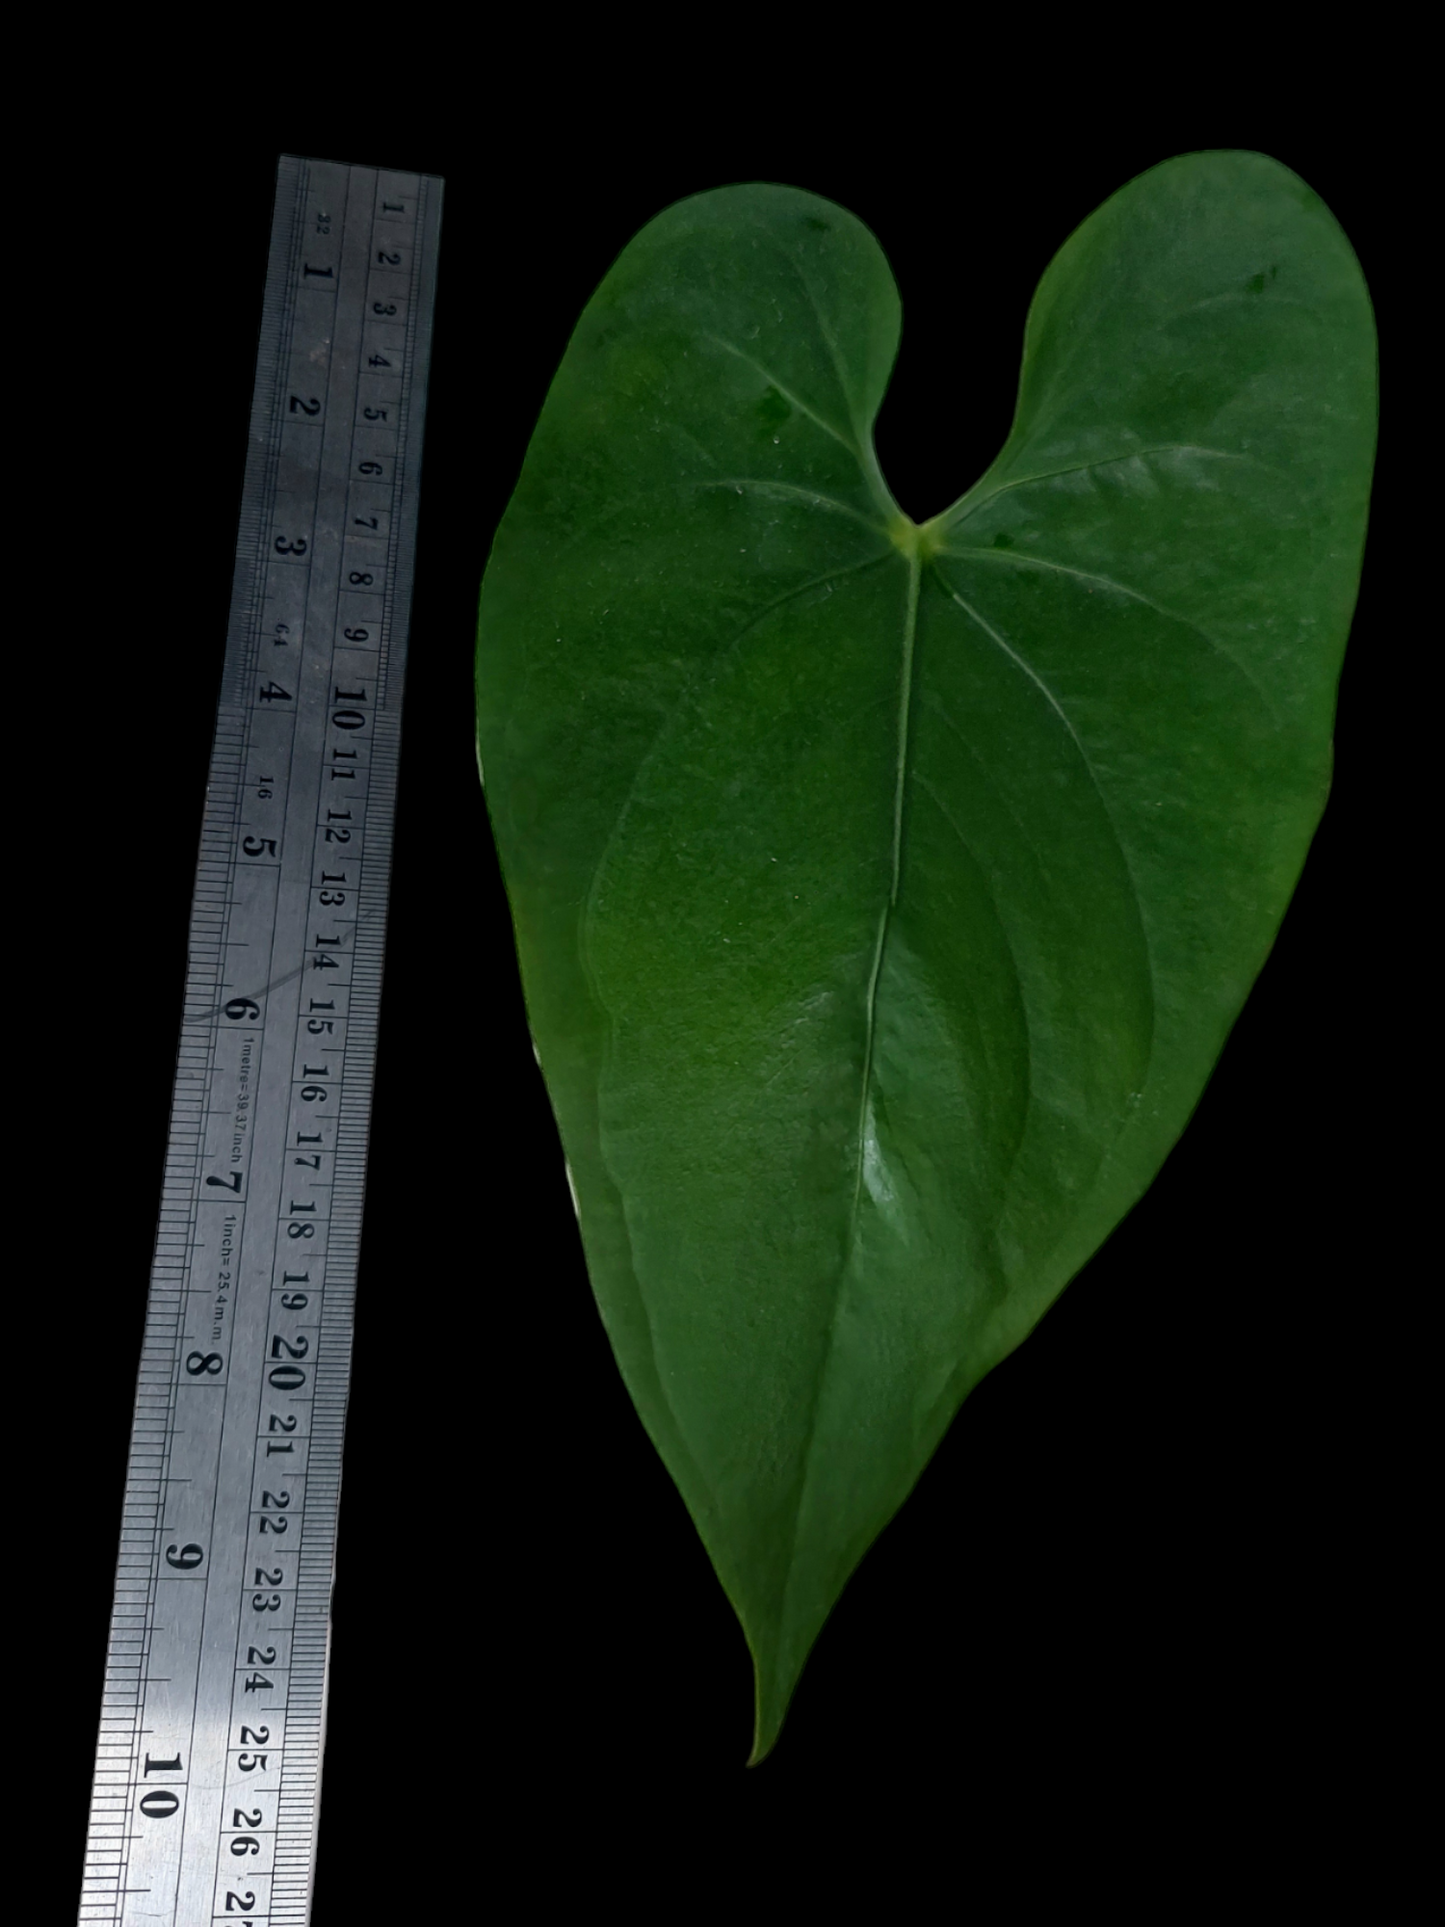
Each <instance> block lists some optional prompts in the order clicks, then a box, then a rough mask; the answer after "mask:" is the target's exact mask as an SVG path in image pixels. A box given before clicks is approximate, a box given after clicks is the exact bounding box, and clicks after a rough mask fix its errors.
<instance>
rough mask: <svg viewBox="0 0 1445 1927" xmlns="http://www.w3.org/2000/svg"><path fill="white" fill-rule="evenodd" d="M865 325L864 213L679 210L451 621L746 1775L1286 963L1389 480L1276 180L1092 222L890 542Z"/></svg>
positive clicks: (723, 206) (659, 227) (1244, 161)
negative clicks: (742, 1726)
mask: <svg viewBox="0 0 1445 1927" xmlns="http://www.w3.org/2000/svg"><path fill="white" fill-rule="evenodd" d="M1256 257H1258V260H1259V261H1260V262H1262V263H1263V265H1262V266H1261V265H1255V263H1256ZM1245 268H1248V269H1249V272H1248V273H1247V274H1246V273H1244V269H1245ZM1271 268H1272V269H1273V270H1274V272H1273V274H1272V275H1271V273H1270V269H1271ZM1281 276H1283V288H1284V292H1283V293H1282V294H1279V293H1278V290H1279V288H1280V284H1281ZM1256 277H1262V279H1261V281H1260V286H1259V288H1257V289H1256V288H1255V287H1254V286H1253V285H1252V283H1253V281H1254V279H1255V278H1256ZM897 336H898V307H897V297H896V292H895V291H894V290H893V286H892V280H891V276H890V275H889V273H888V270H887V266H886V263H885V262H884V260H883V257H882V254H881V251H880V250H879V249H878V248H877V244H876V242H874V241H873V239H872V237H871V236H869V235H867V233H866V230H863V229H862V228H861V225H860V224H858V223H857V222H855V221H853V220H852V217H851V216H848V215H846V214H845V213H844V212H843V211H842V210H840V209H837V208H835V207H833V206H832V205H831V204H829V203H826V202H820V201H818V200H817V199H816V197H813V196H809V195H804V194H801V193H798V192H797V191H795V190H789V189H775V188H759V187H750V188H742V189H726V190H722V191H720V192H719V193H717V194H714V195H703V196H698V197H695V198H694V200H693V201H690V202H684V203H682V204H680V206H679V208H676V209H672V210H669V211H668V212H667V213H666V214H664V215H663V216H661V217H659V220H658V221H656V222H654V223H652V224H651V225H650V226H649V228H647V229H646V230H644V232H643V234H642V235H641V236H639V237H638V239H637V240H636V241H635V242H634V243H633V244H632V245H631V247H630V248H629V249H628V250H626V251H625V252H624V254H623V256H622V257H621V258H620V260H619V262H618V264H617V265H616V267H614V269H613V271H612V273H611V274H610V275H609V276H608V278H607V280H606V281H604V283H603V286H602V288H601V289H599V292H598V295H597V296H596V297H594V301H593V302H592V303H591V304H589V308H588V310H587V313H586V314H585V315H584V317H583V321H582V323H580V324H579V328H578V331H577V335H576V336H575V337H574V341H573V343H572V345H571V346H570V347H569V349H568V354H567V357H566V358H565V360H564V363H563V366H562V369H561V371H559V375H558V378H557V382H556V383H555V384H554V387H553V390H552V391H551V393H550V394H549V396H548V400H547V404H546V406H545V408H544V410H543V415H542V419H541V421H540V422H539V424H538V430H537V434H536V436H535V437H534V442H533V445H532V448H531V449H530V450H529V453H528V458H527V463H526V466H525V468H524V472H523V476H522V479H521V481H520V483H519V486H518V490H517V494H516V496H515V497H514V500H513V503H512V505H511V506H510V507H509V509H508V512H507V516H506V517H505V518H504V521H503V524H502V527H501V529H500V530H499V532H498V537H497V543H496V545H495V548H494V552H493V556H492V559H491V561H490V562H489V566H488V571H487V578H486V582H485V584H484V591H483V599H482V610H481V619H480V631H479V649H478V739H479V758H480V761H481V763H482V765H483V768H484V770H485V772H486V776H485V779H484V780H485V781H486V783H487V794H488V804H489V808H490V809H491V812H492V817H493V823H494V828H495V830H496V834H497V840H498V846H499V850H500V853H501V856H502V862H503V869H504V875H505V877H506V880H507V886H508V890H509V894H510V896H511V899H512V905H513V911H514V917H515V920H516V926H517V934H518V949H519V956H520V960H521V963H522V969H523V978H524V986H525V989H526V994H527V1000H528V1008H529V1016H530V1020H531V1022H532V1027H533V1031H534V1036H535V1037H536V1039H537V1041H538V1044H539V1048H540V1051H541V1061H542V1063H543V1067H544V1071H545V1074H546V1077H547V1081H548V1087H549V1091H550V1093H551V1095H552V1099H553V1103H554V1109H555V1111H556V1114H557V1118H558V1123H559V1127H560V1130H561V1134H562V1138H563V1142H564V1145H565V1146H566V1150H567V1155H568V1160H569V1170H570V1172H571V1174H572V1177H573V1181H574V1190H575V1195H576V1197H577V1200H578V1205H579V1219H580V1222H581V1227H582V1232H583V1238H584V1244H585V1246H586V1250H587V1256H588V1264H589V1270H590V1272H591V1275H592V1278H593V1283H594V1288H595V1290H596V1293H597V1297H598V1302H599V1306H600V1308H601V1310H602V1314H603V1317H604V1320H605V1321H606V1323H607V1326H608V1330H609V1334H610V1336H611V1338H612V1342H613V1346H614V1351H615V1353H616V1355H617V1358H618V1362H619V1365H620V1367H621V1369H622V1371H623V1374H624V1377H625V1378H626V1380H627V1383H628V1386H629V1390H630V1391H631V1393H632V1396H633V1398H634V1402H635V1403H636V1404H637V1407H638V1410H639V1413H640V1415H641V1416H642V1418H643V1421H644V1423H645V1424H646V1425H647V1427H648V1430H649V1432H650V1434H651V1436H652V1437H653V1439H654V1442H655V1443H656V1444H657V1446H658V1449H659V1451H660V1452H661V1453H662V1455H663V1457H664V1459H665V1460H666V1462H667V1464H668V1466H669V1469H670V1471H671V1472H672V1474H673V1476H674V1478H675V1480H676V1482H677V1483H678V1485H679V1488H680V1490H681V1491H682V1494H683V1496H684V1499H685V1501H686V1503H687V1504H688V1507H689V1510H690V1511H691V1513H692V1516H693V1518H694V1520H695V1521H696V1523H697V1525H698V1529H699V1531H700V1533H701V1535H702V1537H703V1539H704V1542H705V1544H706V1545H707V1547H708V1550H709V1553H710V1556H711V1557H712V1559H713V1563H714V1565H715V1567H716V1569H717V1571H718V1574H719V1577H720V1579H721V1580H722V1582H723V1584H724V1586H725V1588H726V1589H727V1591H728V1593H729V1596H730V1598H731V1599H732V1600H733V1603H734V1605H735V1606H736V1607H737V1609H738V1612H739V1616H740V1618H741V1620H742V1622H743V1626H744V1630H745V1632H746V1634H747V1637H748V1640H749V1644H750V1647H751V1649H752V1651H753V1655H754V1662H755V1668H756V1672H757V1682H758V1687H757V1691H758V1716H757V1733H756V1741H755V1747H754V1755H753V1757H754V1759H757V1758H760V1757H762V1756H763V1755H764V1754H765V1753H766V1751H767V1750H768V1748H769V1747H770V1746H771V1744H772V1743H773V1741H774V1740H775V1738H776V1735H777V1731H778V1729H779V1727H780V1725H781V1722H782V1718H783V1714H784V1712H785V1709H786V1706H787V1703H788V1699H789V1697H790V1695H791V1692H792V1690H793V1687H794V1685H795V1684H796V1680H797V1677H798V1674H799V1672H800V1671H801V1668H802V1665H803V1663H804V1660H805V1659H806V1655H807V1652H808V1650H809V1648H810V1646H811V1644H812V1642H813V1640H814V1639H815V1638H816V1636H817V1632H818V1630H819V1628H820V1627H821V1625H822V1623H823V1620H824V1619H825V1618H826V1616H827V1613H828V1611H829V1610H830V1609H831V1606H832V1604H833V1602H834V1601H835V1599H836V1597H837V1595H838V1593H839V1592H840V1591H841V1589H842V1586H843V1585H844V1584H845V1583H846V1579H847V1576H848V1573H849V1572H850V1571H851V1570H852V1569H853V1567H854V1566H855V1565H856V1563H857V1560H858V1559H859V1558H860V1557H861V1556H862V1554H863V1552H864V1551H866V1549H867V1546H868V1544H869V1543H871V1541H872V1539H873V1538H875V1537H876V1535H877V1533H878V1532H879V1531H880V1530H881V1529H882V1527H883V1526H884V1525H885V1524H886V1523H887V1520H888V1518H889V1517H891V1516H892V1514H893V1512H895V1511H896V1510H897V1507H898V1505H899V1504H901V1503H902V1501H903V1499H904V1498H905V1497H906V1495H907V1492H908V1490H909V1489H911V1486H912V1484H913V1482H914V1481H915V1480H916V1478H917V1476H918V1473H919V1472H920V1471H921V1469H922V1466H923V1465H924V1464H925V1463H926V1462H927V1459H928V1456H929V1455H930V1454H931V1452H932V1450H933V1448H934V1446H935V1445H936V1443H937V1441H938V1438H939V1437H940V1436H941V1434H942V1431H943V1429H944V1428H945V1427H946V1425H947V1423H948V1422H949V1420H950V1419H951V1417H952V1414H953V1412H954V1410H956V1408H957V1404H958V1402H959V1400H960V1399H961V1398H962V1397H963V1396H964V1395H966V1393H967V1391H968V1390H969V1389H970V1387H971V1386H972V1384H974V1383H976V1382H977V1381H978V1379H979V1378H980V1377H982V1376H983V1375H984V1373H985V1372H986V1371H987V1370H989V1369H991V1367H992V1365H993V1364H994V1363H997V1362H998V1360H999V1358H1001V1357H1002V1356H1004V1355H1006V1353H1007V1352H1008V1351H1009V1350H1011V1349H1012V1348H1013V1346H1014V1345H1015V1344H1017V1343H1018V1342H1019V1340H1020V1339H1021V1338H1022V1336H1024V1335H1025V1333H1026V1332H1027V1330H1028V1329H1030V1328H1031V1327H1032V1325H1033V1323H1035V1322H1036V1321H1037V1318H1038V1317H1039V1316H1040V1315H1041V1314H1042V1312H1043V1310H1044V1309H1045V1308H1046V1307H1047V1304H1048V1303H1049V1302H1051V1301H1052V1298H1053V1297H1054V1296H1056V1295H1057V1292H1058V1291H1059V1290H1060V1289H1061V1288H1062V1286H1063V1284H1065V1283H1066V1282H1067V1280H1068V1277H1069V1276H1071V1275H1072V1274H1073V1272H1074V1271H1076V1270H1077V1269H1078V1267H1079V1265H1080V1264H1082V1263H1083V1262H1084V1260H1085V1259H1086V1258H1087V1256H1088V1255H1089V1254H1090V1252H1091V1251H1092V1250H1093V1249H1095V1248H1096V1247H1097V1245H1098V1243H1099V1242H1100V1241H1101V1240H1102V1238H1103V1237H1105V1236H1107V1234H1108V1231H1109V1230H1110V1229H1111V1228H1112V1226H1113V1224H1115V1223H1117V1221H1118V1219H1119V1217H1120V1216H1122V1215H1123V1213H1124V1212H1125V1211H1127V1210H1128V1208H1129V1207H1130V1206H1131V1205H1132V1203H1133V1202H1134V1201H1135V1200H1136V1199H1137V1197H1138V1196H1139V1195H1140V1194H1141V1193H1142V1191H1143V1189H1144V1188H1145V1187H1146V1186H1147V1184H1148V1183H1149V1181H1150V1180H1151V1178H1152V1176H1153V1174H1154V1171H1155V1170H1157V1168H1158V1164H1159V1162H1161V1161H1162V1158H1163V1156H1164V1155H1165V1154H1166V1153H1167V1150H1168V1148H1169V1146H1170V1145H1171V1144H1172V1143H1173V1141H1174V1139H1175V1138H1176V1137H1177V1135H1178V1132H1179V1131H1180V1130H1181V1129H1182V1128H1183V1125H1184V1123H1185V1122H1186V1121H1187V1117H1188V1115H1189V1112H1190V1111H1191V1110H1192V1108H1193V1104H1194V1103H1195V1102H1196V1101H1197V1098H1198V1095H1199V1093H1200V1091H1201V1090H1202V1088H1203V1083H1204V1081H1205V1079H1206V1078H1207V1075H1208V1071H1209V1068H1210V1066H1211V1065H1212V1063H1213V1061H1214V1058H1215V1056H1217V1053H1218V1050H1219V1048H1220V1047H1221V1046H1222V1043H1223V1040H1224V1036H1225V1035H1226V1034H1227V1031H1228V1028H1229V1025H1230V1024H1231V1023H1232V1021H1233V1018H1234V1016H1235V1015H1236V1014H1237V1012H1238V1009H1239V1007H1240V1005H1241V1004H1242V1002H1243V999H1244V996H1245V995H1246V994H1247V991H1248V987H1249V984H1250V983H1251V982H1252V981H1253V977H1254V975H1255V974H1256V973H1257V971H1258V969H1259V967H1260V965H1261V964H1262V962H1263V960H1264V956H1265V954H1267V950H1268V946H1269V943H1270V942H1271V941H1272V938H1273V933H1274V930H1275V928H1277V925H1278V921H1279V918H1280V916H1281V915H1282V914H1283V910H1284V907H1285V904H1286V903H1287V901H1288V897H1289V893H1290V891H1291V890H1292V888H1293V884H1294V881H1295V879H1296V877H1297V876H1298V872H1299V867H1300V865H1301V864H1302V862H1303V857H1304V852H1305V849H1306V848H1307V846H1308V841H1309V837H1310V835H1311V834H1312V832H1313V828H1314V825H1315V822H1317V820H1318V815H1319V811H1320V809H1321V808H1322V805H1323V799H1324V793H1325V788H1326V785H1327V777H1328V757H1329V743H1328V733H1329V726H1330V719H1331V716H1332V705H1333V687H1334V678H1335V676H1336V675H1337V672H1338V666H1339V656H1340V652H1341V650H1342V648H1343V643H1344V637H1345V633H1346V632H1347V630H1348V622H1349V614H1350V608H1351V606H1352V602H1353V592H1354V582H1355V580H1356V579H1357V576H1358V566H1359V552H1360V547H1361V545H1362V541H1363V530H1364V513H1365V504H1366V501H1367V497H1368V482H1369V463H1370V457H1371V454H1372V448H1373V440H1372V437H1373V358H1372V357H1373V333H1372V324H1371V322H1370V317H1369V309H1368V297H1367V296H1366V295H1365V292H1364V288H1363V282H1362V280H1361V279H1360V277H1359V271H1358V267H1357V265H1356V264H1354V262H1353V257H1352V256H1351V255H1350V254H1349V250H1348V244H1347V243H1345V242H1344V240H1343V237H1342V236H1340V235H1339V233H1338V229H1337V228H1333V224H1332V223H1331V222H1330V218H1329V216H1328V215H1327V213H1325V212H1324V210H1323V209H1322V207H1321V206H1320V204H1319V203H1318V202H1317V201H1316V200H1315V198H1314V197H1313V196H1312V195H1310V194H1309V190H1308V189H1305V188H1304V187H1303V184H1302V183H1299V182H1298V181H1297V180H1296V179H1295V177H1294V176H1292V175H1289V174H1288V172H1287V170H1285V169H1282V168H1280V167H1278V166H1277V164H1276V163H1274V162H1271V161H1268V160H1266V159H1264V158H1263V157H1260V156H1251V155H1243V156H1241V155H1204V156H1186V157H1184V158H1183V159H1182V160H1180V161H1175V162H1169V163H1165V164H1164V166H1163V167H1161V168H1156V169H1153V170H1151V172H1150V173H1149V174H1147V175H1144V176H1141V177H1140V179H1139V180H1138V181H1135V182H1132V183H1130V184H1129V186H1128V187H1126V188H1125V189H1123V190H1121V192H1120V194H1119V195H1116V196H1115V197H1113V199H1112V200H1111V201H1110V202H1109V203H1106V205H1105V207H1104V208H1103V209H1101V210H1100V211H1099V213H1097V214H1096V215H1095V216H1093V217H1091V220H1090V221H1089V222H1086V223H1085V224H1084V226H1083V227H1082V228H1081V229H1079V230H1078V231H1077V232H1076V234H1075V235H1074V236H1073V237H1071V240H1070V242H1069V243H1067V244H1066V246H1065V248H1064V249H1063V250H1061V252H1060V255H1059V256H1058V257H1057V258H1056V260H1055V262H1054V263H1053V264H1052V266H1051V267H1050V269H1049V271H1048V273H1047V274H1046V275H1045V277H1044V280H1043V282H1042V283H1041V286H1040V290H1039V294H1038V296H1037V297H1036V300H1035V303H1034V304H1033V307H1032V308H1031V310H1030V316H1029V323H1028V330H1027V334H1026V349H1025V358H1024V372H1023V378H1022V381H1021V390H1020V403H1019V409H1018V412H1017V415H1016V418H1015V423H1014V428H1013V431H1012V433H1011V435H1010V438H1009V441H1008V443H1007V444H1006V446H1005V448H1004V450H1003V452H1002V453H1001V455H1000V458H999V460H998V462H996V463H995V464H994V466H993V468H992V469H991V470H990V472H989V474H988V475H987V476H985V477H984V478H983V480H982V481H981V482H980V483H979V484H978V485H977V486H976V487H975V488H974V489H972V490H970V491H969V492H968V493H967V494H966V495H964V496H963V497H961V498H960V500H959V501H958V502H957V503H956V504H955V506H954V508H953V509H951V510H949V511H948V512H946V513H945V514H944V515H942V516H940V517H937V518H935V521H934V522H933V523H930V524H927V525H925V526H924V528H923V530H922V531H914V530H913V529H912V526H911V525H910V524H907V523H906V521H905V519H904V518H902V517H901V516H900V515H899V514H898V512H897V509H896V505H895V504H894V503H893V499H892V497H891V495H890V494H889V492H888V490H887V487H886V483H884V481H883V478H882V477H881V475H880V474H879V473H878V471H877V464H876V461H875V460H874V459H873V457H872V437H871V430H872V420H873V417H874V415H875V414H876V411H877V407H878V404H879V402H880V401H881V398H882V394H883V389H884V385H885V383H886V380H887V376H888V373H889V370H890V368H891V363H892V358H893V352H894V349H895V347H896V342H897ZM1101 344H1102V346H1101ZM1181 344H1182V346H1181ZM1186 350H1187V352H1186ZM685 364H686V365H685ZM1301 369H1303V370H1304V371H1305V374H1304V378H1302V377H1301V374H1300V370H1301ZM1311 379H1313V380H1314V381H1315V383H1316V390H1317V391H1312V390H1311V388H1310V380H1311ZM1331 478H1333V479H1331ZM609 625H610V626H609ZM589 702H590V703H591V704H592V708H591V710H588V708H587V705H588V703H589Z"/></svg>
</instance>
